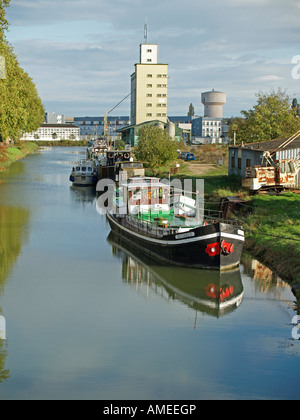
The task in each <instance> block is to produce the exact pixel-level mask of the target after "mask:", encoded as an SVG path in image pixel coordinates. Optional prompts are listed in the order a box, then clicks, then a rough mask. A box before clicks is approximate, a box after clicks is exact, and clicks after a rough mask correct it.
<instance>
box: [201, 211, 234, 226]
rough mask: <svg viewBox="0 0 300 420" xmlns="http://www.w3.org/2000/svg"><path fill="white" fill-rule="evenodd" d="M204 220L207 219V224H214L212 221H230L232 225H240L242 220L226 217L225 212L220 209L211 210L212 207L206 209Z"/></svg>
mask: <svg viewBox="0 0 300 420" xmlns="http://www.w3.org/2000/svg"><path fill="white" fill-rule="evenodd" d="M203 214H204V220H205V221H206V223H207V224H212V223H217V222H220V223H227V224H228V223H229V224H231V225H240V222H239V220H238V219H226V220H225V219H224V216H223V212H222V211H219V210H210V209H205V210H204V212H203Z"/></svg>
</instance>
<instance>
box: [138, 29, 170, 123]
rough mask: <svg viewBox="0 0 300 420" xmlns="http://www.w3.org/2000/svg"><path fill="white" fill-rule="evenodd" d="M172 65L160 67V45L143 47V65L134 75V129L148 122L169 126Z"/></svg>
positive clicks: (161, 65) (143, 45)
mask: <svg viewBox="0 0 300 420" xmlns="http://www.w3.org/2000/svg"><path fill="white" fill-rule="evenodd" d="M167 104H168V64H160V63H158V46H157V44H148V42H147V30H146V33H145V43H144V44H140V62H139V63H137V64H135V72H134V73H132V75H131V100H130V119H131V124H132V125H137V124H141V123H143V122H146V121H152V120H157V119H158V120H160V121H162V122H164V123H166V122H167Z"/></svg>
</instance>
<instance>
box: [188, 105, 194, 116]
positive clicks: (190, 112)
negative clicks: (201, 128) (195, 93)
mask: <svg viewBox="0 0 300 420" xmlns="http://www.w3.org/2000/svg"><path fill="white" fill-rule="evenodd" d="M194 115H195V110H194V106H193V104H192V103H190V106H189V112H188V116H189V117H193V116H194Z"/></svg>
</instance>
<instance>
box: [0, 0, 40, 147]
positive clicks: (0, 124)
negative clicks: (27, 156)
mask: <svg viewBox="0 0 300 420" xmlns="http://www.w3.org/2000/svg"><path fill="white" fill-rule="evenodd" d="M9 3H10V0H3V1H2V2H0V56H2V57H4V60H5V71H4V78H2V79H0V140H1V139H2V141H6V140H7V139H11V140H14V141H17V140H18V139H19V138H20V136H21V134H22V132H23V131H24V132H32V131H36V130H37V129H38V128H39V127H40V125H41V124H42V123H43V119H44V115H45V110H44V106H43V104H42V101H41V99H40V97H39V94H38V92H37V89H36V86H35V84H34V82H33V80H32V78H31V77H30V76H29V74H28V73H27V72H26V71H24V70H23V69H22V68H21V66H20V65H19V63H18V60H17V57H16V55H15V53H14V51H13V48H12V46H11V45H10V44H9V42H8V41H7V39H6V36H5V33H6V31H7V29H8V26H9V24H8V21H7V19H6V8H7V7H8V6H9Z"/></svg>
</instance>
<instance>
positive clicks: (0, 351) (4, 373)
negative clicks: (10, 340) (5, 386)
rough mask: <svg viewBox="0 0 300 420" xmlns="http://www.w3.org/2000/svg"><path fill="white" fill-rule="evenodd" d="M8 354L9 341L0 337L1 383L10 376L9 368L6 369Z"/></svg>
mask: <svg viewBox="0 0 300 420" xmlns="http://www.w3.org/2000/svg"><path fill="white" fill-rule="evenodd" d="M6 356H7V342H6V341H5V340H1V339H0V383H1V382H4V381H6V380H7V379H8V378H9V376H10V375H9V370H8V369H4V366H5V361H6Z"/></svg>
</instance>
